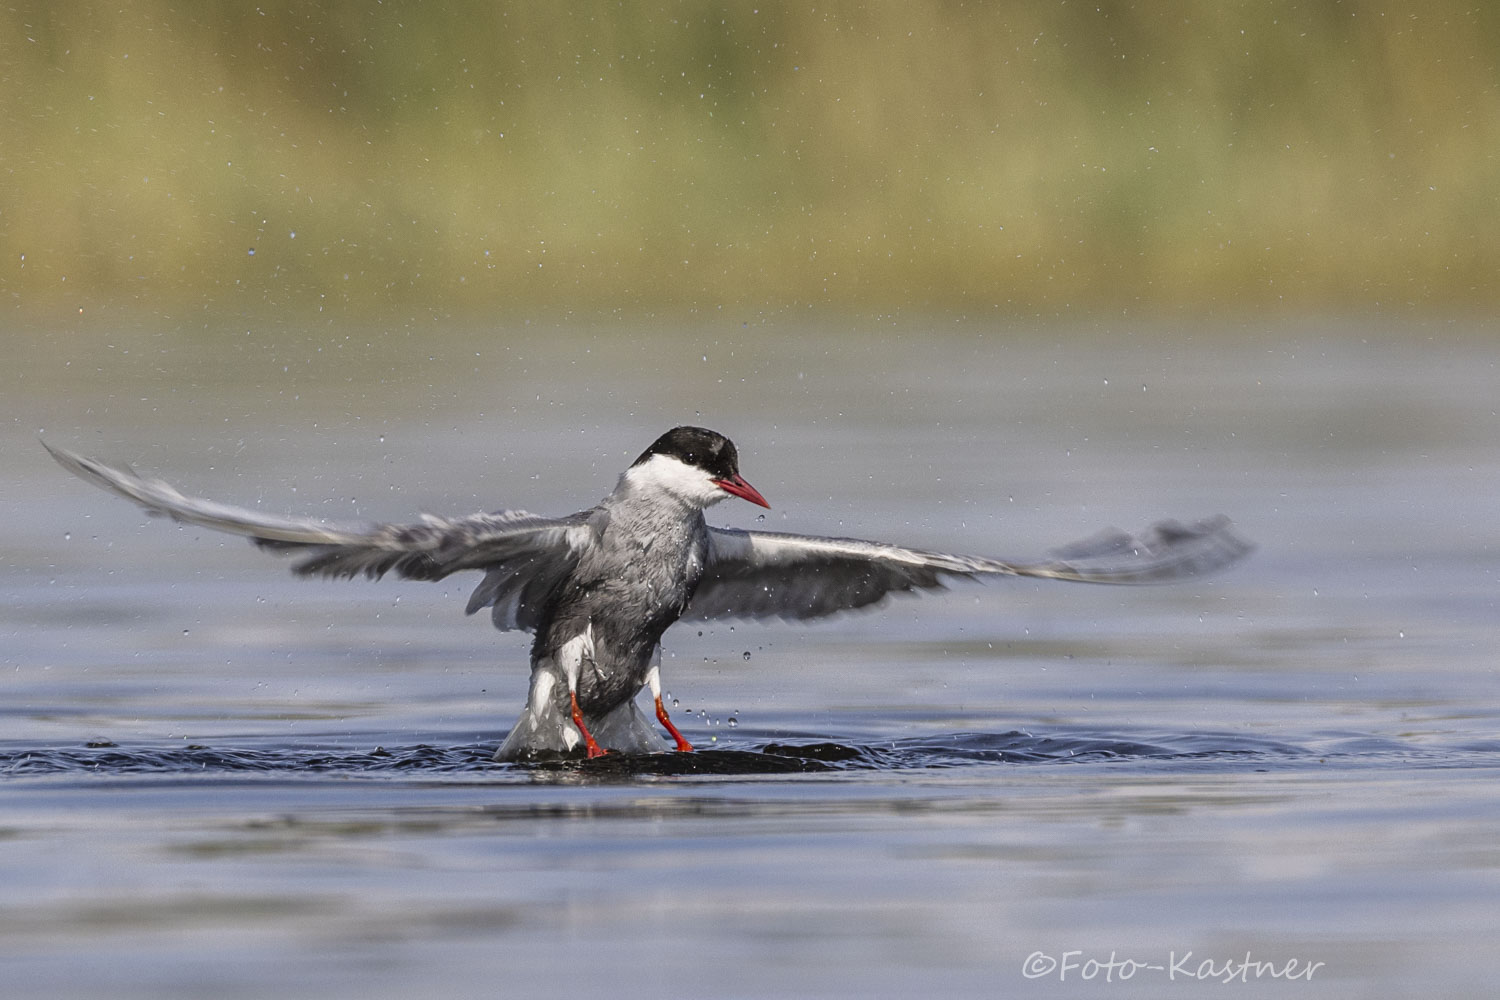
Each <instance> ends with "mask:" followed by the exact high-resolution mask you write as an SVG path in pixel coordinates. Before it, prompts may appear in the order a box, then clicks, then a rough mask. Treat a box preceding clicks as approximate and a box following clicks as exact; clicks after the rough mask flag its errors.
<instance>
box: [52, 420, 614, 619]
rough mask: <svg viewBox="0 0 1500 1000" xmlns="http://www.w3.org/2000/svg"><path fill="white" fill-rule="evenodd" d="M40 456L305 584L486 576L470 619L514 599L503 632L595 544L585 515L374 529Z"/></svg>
mask: <svg viewBox="0 0 1500 1000" xmlns="http://www.w3.org/2000/svg"><path fill="white" fill-rule="evenodd" d="M43 446H44V447H46V449H47V451H48V452H50V453H51V454H52V457H53V458H55V459H57V461H58V463H59V464H61V465H62V466H63V468H65V469H67V470H68V471H70V472H72V473H74V474H75V475H77V476H78V477H79V478H81V479H84V480H85V481H87V482H90V483H93V484H94V485H95V486H99V487H101V488H103V489H106V490H109V491H110V492H112V493H115V494H118V495H119V496H122V497H125V498H126V499H128V500H133V501H135V502H136V503H138V504H140V505H141V506H142V507H144V508H145V509H146V511H147V512H148V513H151V514H155V515H160V516H163V517H170V518H172V519H173V520H174V521H180V522H182V523H184V524H195V525H199V526H201V527H205V528H212V529H213V530H215V531H224V532H229V533H231V534H236V535H244V536H247V537H248V538H249V539H250V540H251V541H252V542H254V543H255V544H256V545H258V546H260V547H261V548H265V549H270V550H273V551H276V552H282V553H287V554H292V555H295V556H297V557H298V561H296V562H295V563H293V565H292V569H293V571H294V572H296V573H298V574H300V575H302V576H329V577H354V576H361V575H363V576H367V577H369V578H371V579H377V578H379V577H381V576H384V575H385V574H386V573H395V574H396V575H398V576H401V577H405V578H407V579H412V580H440V579H442V578H444V577H446V576H448V575H450V574H452V573H456V572H458V571H460V570H466V569H483V570H486V571H487V573H486V576H485V578H484V580H483V581H481V583H480V585H479V587H478V589H476V591H475V593H474V597H473V599H471V601H470V602H469V608H468V611H469V613H470V614H472V613H473V612H475V611H477V610H479V609H480V608H482V607H486V606H488V605H490V604H494V603H495V601H496V599H497V598H504V599H514V602H515V605H516V607H514V608H513V610H512V611H511V612H509V613H507V614H506V615H501V614H499V613H497V614H496V615H495V623H496V624H497V625H499V626H500V627H501V628H518V627H519V628H532V627H535V618H534V615H532V614H527V613H525V610H524V609H525V608H527V607H531V608H534V607H537V606H539V605H540V604H541V603H542V601H543V600H544V598H545V596H546V594H547V592H548V591H549V590H550V589H551V587H552V586H554V585H555V583H556V581H558V580H560V579H562V578H564V577H566V575H567V572H568V570H569V568H570V567H571V566H572V565H573V564H574V563H575V562H576V560H577V558H578V552H579V550H580V548H581V547H582V546H584V545H586V544H587V543H588V539H589V537H590V536H589V530H590V529H589V528H588V527H587V524H586V515H584V514H575V515H572V516H570V517H566V518H547V517H538V516H536V515H534V514H528V513H526V512H525V511H499V512H497V513H493V514H473V515H470V516H468V517H458V518H445V517H433V516H431V515H424V516H423V517H422V519H421V520H420V521H418V522H416V523H414V524H370V525H357V524H337V523H330V522H324V521H318V520H315V519H312V518H297V517H282V516H279V515H274V514H264V513H261V512H259V511H253V510H245V509H243V508H240V507H233V506H230V505H228V504H221V503H218V502H216V501H213V500H205V499H202V498H200V497H190V496H186V495H184V494H183V493H181V492H179V491H178V490H177V489H176V488H175V487H173V486H171V485H170V484H168V483H165V482H162V481H161V480H159V479H146V478H143V477H142V476H139V475H137V474H136V473H135V472H133V471H132V470H130V469H129V468H125V467H119V466H112V465H108V464H106V463H103V462H99V461H96V460H95V459H91V458H85V457H83V456H81V455H77V454H74V453H73V452H70V451H67V450H65V449H62V448H54V447H53V446H51V445H49V444H47V443H46V442H43Z"/></svg>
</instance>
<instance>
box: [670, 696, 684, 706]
mask: <svg viewBox="0 0 1500 1000" xmlns="http://www.w3.org/2000/svg"><path fill="white" fill-rule="evenodd" d="M672 707H673V708H681V707H682V702H680V701H678V700H677V699H676V698H673V699H672Z"/></svg>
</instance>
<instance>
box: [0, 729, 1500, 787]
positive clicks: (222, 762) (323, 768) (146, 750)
mask: <svg viewBox="0 0 1500 1000" xmlns="http://www.w3.org/2000/svg"><path fill="white" fill-rule="evenodd" d="M493 752H494V744H492V743H478V744H469V745H462V746H449V747H442V746H431V745H427V744H418V745H413V746H401V747H392V748H385V747H376V748H375V749H373V750H348V749H342V748H337V749H329V748H308V747H298V746H284V747H266V748H257V749H233V748H219V747H212V746H205V745H199V744H189V745H178V746H170V747H163V746H150V745H144V746H120V745H116V744H112V743H96V744H89V745H86V746H52V747H32V748H10V749H5V750H0V773H4V774H7V775H11V776H27V775H57V774H93V775H140V774H157V775H172V774H214V775H219V776H231V775H254V774H265V775H286V776H290V775H344V776H380V775H406V776H413V777H420V776H431V777H438V776H472V777H479V776H483V775H487V774H488V775H496V776H498V775H501V774H516V773H526V772H528V771H531V772H536V771H542V772H548V771H560V772H576V773H577V774H579V775H583V776H590V775H592V776H598V777H601V778H603V777H611V776H613V777H630V776H633V775H641V776H653V775H698V774H701V775H775V774H796V773H819V772H840V771H844V772H853V771H897V770H912V769H931V768H954V767H973V766H986V765H989V766H999V765H1009V766H1024V765H1045V764H1062V763H1079V762H1103V761H1110V762H1121V763H1123V764H1127V765H1128V764H1129V763H1130V762H1135V763H1137V764H1140V765H1150V766H1151V767H1152V768H1153V769H1156V768H1160V767H1162V766H1171V765H1174V764H1176V765H1181V766H1188V765H1189V764H1192V763H1195V762H1196V763H1197V764H1202V763H1205V762H1213V761H1220V762H1229V761H1234V762H1237V763H1240V764H1247V763H1249V764H1268V765H1269V764H1276V765H1278V766H1287V765H1289V764H1295V763H1297V762H1299V761H1314V760H1326V759H1327V758H1328V757H1330V756H1339V757H1348V758H1353V759H1356V760H1357V759H1360V758H1362V757H1368V758H1370V760H1371V761H1374V760H1378V759H1390V758H1393V757H1396V758H1401V759H1403V760H1404V761H1406V762H1408V763H1409V762H1410V761H1411V759H1412V758H1413V757H1428V758H1431V757H1433V756H1434V754H1436V755H1437V757H1439V758H1441V756H1442V754H1441V753H1439V752H1436V751H1433V750H1432V749H1430V748H1428V749H1424V748H1419V747H1415V746H1410V745H1406V744H1400V743H1396V742H1393V741H1391V740H1388V739H1379V740H1377V739H1375V738H1374V737H1368V738H1365V737H1360V736H1358V735H1357V734H1352V735H1350V736H1347V737H1345V738H1342V739H1340V740H1336V741H1327V740H1322V741H1318V740H1310V741H1308V742H1305V743H1303V744H1300V745H1299V744H1296V743H1290V742H1282V741H1273V740H1268V739H1262V738H1259V737H1254V736H1245V735H1239V734H1223V733H1219V734H1213V733H1190V734H1171V733H1153V734H1146V735H1142V734H1122V733H1112V732H1071V731H1064V732H1050V733H1030V732H1021V731H1015V732H1007V733H954V734H941V735H931V736H920V737H910V738H905V739H897V740H865V741H856V740H849V741H843V740H800V739H799V740H790V739H759V740H757V739H753V738H743V739H740V740H737V741H735V742H731V743H726V744H719V745H717V746H715V747H713V748H711V749H703V750H698V751H695V752H693V753H684V754H679V753H660V754H619V753H614V754H609V755H607V756H605V757H602V758H598V759H596V760H585V759H583V758H582V757H581V756H578V755H573V756H569V755H562V754H539V755H537V756H536V757H535V758H534V759H531V760H527V761H522V762H518V763H497V762H496V761H494V760H492V759H491V755H492V754H493ZM1453 753H1456V754H1470V755H1471V754H1472V753H1473V748H1455V750H1454V751H1453ZM1489 753H1493V750H1491V751H1490V752H1489ZM1486 755H1487V756H1488V755H1489V754H1486Z"/></svg>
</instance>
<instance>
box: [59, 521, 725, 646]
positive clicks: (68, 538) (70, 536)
mask: <svg viewBox="0 0 1500 1000" xmlns="http://www.w3.org/2000/svg"><path fill="white" fill-rule="evenodd" d="M72 540H73V533H72V532H71V531H64V532H63V541H65V542H71V541H72ZM698 634H699V635H702V634H703V633H702V632H699V633H698Z"/></svg>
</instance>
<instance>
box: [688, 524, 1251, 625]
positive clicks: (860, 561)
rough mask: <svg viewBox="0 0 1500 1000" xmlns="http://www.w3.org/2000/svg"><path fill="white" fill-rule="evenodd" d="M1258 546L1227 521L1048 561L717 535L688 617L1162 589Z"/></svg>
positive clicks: (1107, 542) (1076, 549)
mask: <svg viewBox="0 0 1500 1000" xmlns="http://www.w3.org/2000/svg"><path fill="white" fill-rule="evenodd" d="M1252 548H1253V546H1252V545H1250V544H1249V543H1248V542H1246V541H1244V540H1243V539H1241V538H1239V537H1238V536H1237V535H1235V534H1234V532H1233V531H1232V530H1230V526H1229V519H1228V518H1226V517H1214V518H1209V519H1208V520H1205V521H1199V522H1198V523H1197V524H1192V525H1183V524H1179V523H1178V522H1176V521H1164V522H1162V523H1160V524H1157V525H1155V526H1153V527H1151V528H1150V529H1148V530H1147V531H1145V532H1142V533H1141V534H1140V535H1138V536H1133V535H1127V534H1125V533H1124V532H1119V531H1107V532H1104V533H1102V534H1099V535H1096V536H1094V537H1092V538H1089V539H1086V540H1084V541H1082V542H1077V543H1075V544H1073V545H1069V546H1067V547H1065V548H1062V549H1058V550H1057V551H1056V552H1054V553H1052V556H1051V557H1050V558H1048V559H1045V560H1043V561H1041V562H1036V563H1019V562H1007V561H1005V560H1000V559H988V558H985V557H983V556H963V555H948V554H946V553H942V552H926V551H923V550H921V549H906V548H901V547H899V546H896V545H886V544H883V543H880V542H865V541H860V540H859V539H855V538H817V537H813V536H808V535H786V534H781V533H778V532H770V531H736V530H733V529H728V528H710V529H709V546H708V565H707V567H706V568H705V571H704V574H703V579H702V580H701V581H700V582H699V584H698V589H697V591H696V592H695V593H694V594H693V600H692V603H691V604H690V605H689V606H688V614H689V615H692V616H694V617H699V618H763V617H770V616H776V617H780V618H789V619H798V620H801V619H808V618H820V617H822V616H824V615H830V614H833V613H834V612H836V611H844V610H847V609H850V608H862V607H864V606H865V605H867V604H873V603H875V602H876V601H879V600H880V599H881V598H883V597H885V596H886V595H887V594H891V593H896V592H901V591H912V590H932V589H938V588H941V587H942V586H943V584H944V581H945V580H946V579H948V578H957V579H974V578H977V577H983V576H1035V577H1045V578H1048V579H1053V580H1076V581H1080V582H1083V583H1161V582H1165V581H1168V580H1175V579H1179V578H1181V577H1186V576H1195V575H1198V574H1201V573H1207V572H1211V571H1212V570H1216V569H1219V568H1220V567H1223V566H1227V565H1228V564H1230V563H1232V562H1234V561H1235V560H1236V559H1239V558H1240V557H1241V556H1243V555H1245V554H1246V553H1247V552H1249V551H1250V550H1251V549H1252Z"/></svg>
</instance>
